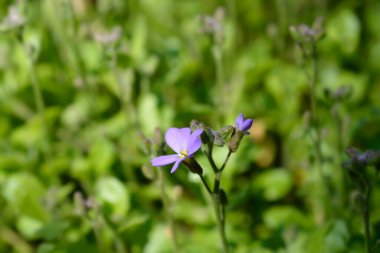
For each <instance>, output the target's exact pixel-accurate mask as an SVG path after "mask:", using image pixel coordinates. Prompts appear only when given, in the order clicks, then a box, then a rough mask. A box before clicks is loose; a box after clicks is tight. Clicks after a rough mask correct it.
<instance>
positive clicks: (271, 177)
mask: <svg viewBox="0 0 380 253" xmlns="http://www.w3.org/2000/svg"><path fill="white" fill-rule="evenodd" d="M293 184H294V182H293V177H292V175H291V173H290V171H288V170H285V169H275V170H269V171H265V172H263V173H261V174H260V175H259V176H258V177H257V178H256V179H255V180H254V181H253V184H252V187H253V189H254V190H256V191H259V192H262V193H263V195H264V198H265V199H266V200H269V201H274V200H278V199H280V198H282V197H284V196H286V194H288V193H289V192H290V190H291V189H292V187H293Z"/></svg>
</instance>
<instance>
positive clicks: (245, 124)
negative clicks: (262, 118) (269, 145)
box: [239, 119, 253, 131]
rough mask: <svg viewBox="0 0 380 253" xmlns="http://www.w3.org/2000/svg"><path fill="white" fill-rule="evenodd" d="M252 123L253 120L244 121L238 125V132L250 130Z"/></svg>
mask: <svg viewBox="0 0 380 253" xmlns="http://www.w3.org/2000/svg"><path fill="white" fill-rule="evenodd" d="M252 123H253V120H252V119H246V120H245V121H244V122H243V124H241V125H240V128H239V130H240V131H247V130H249V129H250V128H251V126H252Z"/></svg>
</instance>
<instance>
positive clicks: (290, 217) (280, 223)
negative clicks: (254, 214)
mask: <svg viewBox="0 0 380 253" xmlns="http://www.w3.org/2000/svg"><path fill="white" fill-rule="evenodd" d="M263 217H264V223H265V224H266V225H267V226H268V227H270V228H280V227H286V226H290V225H299V226H301V227H308V226H309V225H310V221H309V220H308V219H307V217H306V216H305V215H304V214H303V213H302V212H301V211H300V210H298V209H296V208H295V207H292V206H275V207H271V208H268V209H267V210H266V211H265V213H264V215H263Z"/></svg>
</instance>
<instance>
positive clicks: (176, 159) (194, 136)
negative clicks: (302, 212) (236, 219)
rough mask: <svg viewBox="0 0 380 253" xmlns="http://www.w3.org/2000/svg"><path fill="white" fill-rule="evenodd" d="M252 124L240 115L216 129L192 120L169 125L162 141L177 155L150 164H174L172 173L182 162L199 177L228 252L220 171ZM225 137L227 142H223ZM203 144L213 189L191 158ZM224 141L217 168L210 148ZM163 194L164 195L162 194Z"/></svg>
mask: <svg viewBox="0 0 380 253" xmlns="http://www.w3.org/2000/svg"><path fill="white" fill-rule="evenodd" d="M252 123H253V120H252V119H244V117H243V115H242V114H239V116H238V117H237V118H236V120H235V127H232V126H226V127H224V128H222V129H220V130H218V131H214V130H212V129H211V128H209V127H207V126H206V125H205V124H203V123H200V122H198V121H195V120H193V121H192V122H191V128H169V129H168V130H167V131H166V133H165V140H166V143H167V145H168V146H169V147H170V148H171V149H172V150H173V151H175V152H176V154H171V155H163V156H158V157H155V158H153V159H152V160H151V163H152V166H156V167H160V166H163V165H167V164H173V163H174V165H173V167H172V169H171V173H174V172H175V171H176V170H177V168H178V166H179V165H180V164H181V163H182V164H184V165H185V166H186V167H187V168H188V169H189V171H190V172H192V173H194V174H197V175H198V176H199V177H200V179H201V182H202V184H203V185H204V187H205V188H206V190H207V192H208V194H209V195H210V197H211V200H212V203H213V207H214V211H215V216H216V223H217V227H218V231H219V236H220V241H221V245H222V252H223V253H228V252H229V245H228V240H227V236H226V231H225V223H226V222H225V221H226V212H225V207H226V205H227V202H228V199H227V195H226V193H225V192H224V191H223V189H222V188H221V187H220V185H221V179H222V173H223V171H224V169H225V167H226V165H227V163H228V161H229V159H230V157H231V154H232V153H234V152H236V150H237V149H238V147H239V144H240V141H241V139H242V138H243V137H244V136H245V135H247V134H248V130H249V129H250V128H251V126H252ZM227 140H228V143H226V142H227ZM202 143H203V144H205V147H206V149H205V150H204V153H205V155H206V157H207V159H208V161H209V163H210V167H211V168H212V171H213V172H214V186H213V188H212V190H211V188H210V186H209V185H208V183H207V181H206V179H205V178H204V176H203V171H204V170H203V168H202V167H201V165H199V164H198V162H197V161H196V160H195V158H194V157H193V155H194V153H195V152H197V151H198V150H199V149H200V148H201V146H202ZM224 144H228V145H227V147H228V153H227V155H226V158H225V159H224V162H223V164H222V165H221V166H220V167H218V166H217V165H216V163H215V161H214V159H213V156H212V151H213V147H214V145H216V146H219V147H222V146H224ZM163 195H165V194H164V193H163Z"/></svg>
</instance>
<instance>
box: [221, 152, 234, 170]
mask: <svg viewBox="0 0 380 253" xmlns="http://www.w3.org/2000/svg"><path fill="white" fill-rule="evenodd" d="M231 154H232V152H231V150H229V151H228V154H227V157H226V159H225V160H224V163H223V165H222V167H220V171H223V170H224V167H226V164H227V163H228V160H229V159H230V156H231Z"/></svg>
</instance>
